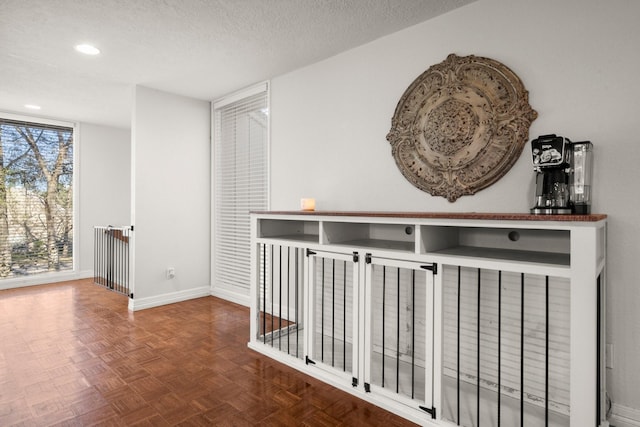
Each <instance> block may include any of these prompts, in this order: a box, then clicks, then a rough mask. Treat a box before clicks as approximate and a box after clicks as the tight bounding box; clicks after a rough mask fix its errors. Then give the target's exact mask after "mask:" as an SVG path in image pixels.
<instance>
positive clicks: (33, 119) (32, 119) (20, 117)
mask: <svg viewBox="0 0 640 427" xmlns="http://www.w3.org/2000/svg"><path fill="white" fill-rule="evenodd" d="M0 116H2V117H4V118H6V119H9V120H16V121H20V122H29V123H35V124H41V125H52V126H64V127H68V128H73V129H74V131H75V130H76V127H77V125H78V123H77V122H66V121H64V120H57V119H45V118H43V117H40V116H30V115H28V114H16V113H8V112H5V111H0ZM74 142H75V140H74Z"/></svg>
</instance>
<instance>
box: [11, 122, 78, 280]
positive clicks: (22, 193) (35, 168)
mask: <svg viewBox="0 0 640 427" xmlns="http://www.w3.org/2000/svg"><path fill="white" fill-rule="evenodd" d="M72 268H73V128H69V127H58V126H50V125H43V124H38V123H26V122H17V121H12V120H7V119H2V118H0V280H1V279H4V278H11V277H19V276H24V275H31V274H37V273H43V272H49V271H60V270H71V269H72Z"/></svg>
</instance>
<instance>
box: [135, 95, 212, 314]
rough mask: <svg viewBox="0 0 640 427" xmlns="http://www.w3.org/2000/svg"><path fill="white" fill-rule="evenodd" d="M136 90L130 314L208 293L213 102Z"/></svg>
mask: <svg viewBox="0 0 640 427" xmlns="http://www.w3.org/2000/svg"><path fill="white" fill-rule="evenodd" d="M134 90H135V93H134V108H133V120H132V129H131V132H132V158H131V161H132V183H131V185H132V187H131V188H132V191H131V198H132V199H131V207H132V222H131V223H132V224H133V225H134V226H135V228H134V233H133V236H134V237H133V240H134V243H133V249H132V251H133V254H134V255H133V259H134V265H133V270H134V273H133V292H134V300H133V302H132V304H130V308H132V309H138V308H147V307H151V306H154V305H161V304H165V303H169V302H177V301H178V300H180V296H183V298H182V299H189V298H195V297H198V296H204V295H209V294H210V287H209V286H210V280H209V268H210V267H209V266H210V259H211V258H210V249H209V248H210V236H211V227H210V194H211V192H210V182H211V180H210V172H209V170H210V158H211V156H210V130H211V125H210V103H209V102H206V101H199V100H195V99H191V98H186V97H182V96H178V95H172V94H169V93H166V92H161V91H157V90H154V89H149V88H146V87H142V86H137V87H136V88H135V89H134ZM168 267H172V268H174V269H175V277H174V278H172V279H168V278H167V277H166V269H167V268H168ZM193 291H195V292H193ZM176 298H177V299H176ZM137 301H141V302H144V303H143V304H136V302H137Z"/></svg>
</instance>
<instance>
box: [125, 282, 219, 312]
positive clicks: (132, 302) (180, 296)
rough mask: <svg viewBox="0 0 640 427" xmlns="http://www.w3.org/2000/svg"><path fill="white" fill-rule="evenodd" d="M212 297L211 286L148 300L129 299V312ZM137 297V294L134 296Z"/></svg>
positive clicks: (148, 298)
mask: <svg viewBox="0 0 640 427" xmlns="http://www.w3.org/2000/svg"><path fill="white" fill-rule="evenodd" d="M209 295H210V288H209V286H200V287H198V288H194V289H187V290H184V291H176V292H169V293H166V294H162V295H156V296H153V297H146V298H134V299H131V298H129V310H130V311H138V310H144V309H146V308H152V307H158V306H160V305H165V304H173V303H176V302H182V301H187V300H190V299H194V298H202V297H208V296H209ZM134 296H135V294H134Z"/></svg>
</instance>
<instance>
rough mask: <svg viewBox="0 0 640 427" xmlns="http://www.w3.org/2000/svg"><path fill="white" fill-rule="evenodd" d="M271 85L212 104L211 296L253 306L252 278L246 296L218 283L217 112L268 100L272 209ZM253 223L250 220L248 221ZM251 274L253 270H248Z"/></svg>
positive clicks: (267, 150)
mask: <svg viewBox="0 0 640 427" xmlns="http://www.w3.org/2000/svg"><path fill="white" fill-rule="evenodd" d="M270 89H271V85H270V82H269V81H263V82H260V83H257V84H255V85H252V86H249V87H247V88H245V89H242V90H239V91H237V92H234V93H231V94H229V95H227V96H224V97H222V98H220V99H218V100H215V101H213V102H212V103H211V254H210V258H211V273H210V280H211V284H210V286H211V295H213V296H217V297H220V298H223V299H226V300H228V301H231V302H234V303H237V304H241V305H244V306H247V307H248V306H249V305H250V289H251V286H250V281H248V282H247V292H246V295H245V294H244V293H242V292H232V291H230V290H229V289H227V288H226V287H217V286H216V283H215V282H216V274H217V273H216V270H217V265H216V232H217V227H216V222H217V219H218V218H217V215H216V212H217V210H216V203H217V200H218V199H217V197H218V194H217V191H216V189H217V182H216V174H217V171H216V161H217V158H216V151H217V145H216V144H217V141H216V128H217V120H216V115H217V112H218V110H219V109H221V108H224V107H226V106H228V105H231V104H234V103H236V102H239V101H243V100H245V99H247V98H250V97H253V96H255V95H258V94H260V93H264V94H265V103H266V108H267V110H268V113H267V118H266V121H267V130H266V146H265V147H264V150H265V165H264V168H265V169H264V171H265V182H264V184H265V187H266V188H265V198H266V203H265V205H266V206H265V209H266V210H268V209H269V208H270V206H271V169H270V168H271V114H270V113H271V96H270V95H271V90H270ZM247 226H249V222H248V223H247ZM250 249H251V248H250V246H248V247H247V257H249V256H250ZM247 274H248V275H249V274H250V272H247Z"/></svg>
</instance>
